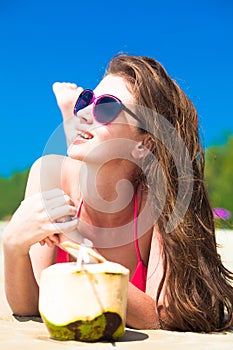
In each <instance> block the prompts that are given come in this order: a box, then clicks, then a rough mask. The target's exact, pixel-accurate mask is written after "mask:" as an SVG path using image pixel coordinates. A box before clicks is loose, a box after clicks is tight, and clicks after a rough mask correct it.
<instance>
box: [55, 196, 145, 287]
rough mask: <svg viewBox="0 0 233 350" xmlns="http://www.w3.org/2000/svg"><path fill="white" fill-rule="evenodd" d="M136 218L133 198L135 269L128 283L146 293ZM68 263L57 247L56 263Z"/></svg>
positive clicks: (66, 254) (135, 198)
mask: <svg viewBox="0 0 233 350" xmlns="http://www.w3.org/2000/svg"><path fill="white" fill-rule="evenodd" d="M82 203H83V201H82V200H81V201H80V203H79V206H78V210H77V215H76V216H77V217H78V216H79V214H80V211H81V206H82ZM137 218H138V203H137V196H136V195H135V196H134V246H135V250H136V254H137V260H138V263H137V267H136V269H135V271H134V273H133V276H132V278H131V280H130V282H131V283H132V284H133V285H134V286H135V287H137V288H138V289H140V290H141V291H143V292H145V291H146V276H147V266H145V265H144V263H143V261H142V259H141V255H140V250H139V245H138V236H137ZM68 261H69V254H68V253H67V252H65V251H64V250H62V249H61V248H59V247H57V258H56V263H63V262H68Z"/></svg>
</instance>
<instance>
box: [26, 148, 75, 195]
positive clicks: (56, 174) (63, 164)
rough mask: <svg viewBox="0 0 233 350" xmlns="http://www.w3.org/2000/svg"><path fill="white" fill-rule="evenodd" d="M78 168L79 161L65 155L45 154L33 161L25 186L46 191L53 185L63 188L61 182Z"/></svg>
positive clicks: (66, 179)
mask: <svg viewBox="0 0 233 350" xmlns="http://www.w3.org/2000/svg"><path fill="white" fill-rule="evenodd" d="M79 168H80V164H79V162H78V161H75V160H73V159H71V158H69V157H67V156H62V155H57V154H49V155H45V156H43V157H40V158H38V159H37V160H36V161H35V162H34V163H33V165H32V167H31V169H30V172H29V177H28V185H27V187H28V186H29V187H30V188H33V187H35V188H36V190H35V191H47V190H50V189H52V188H55V187H56V188H63V184H64V183H66V182H69V178H70V176H71V175H72V174H73V173H78V169H79ZM30 192H31V191H30ZM33 192H34V191H33Z"/></svg>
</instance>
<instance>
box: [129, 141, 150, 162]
mask: <svg viewBox="0 0 233 350" xmlns="http://www.w3.org/2000/svg"><path fill="white" fill-rule="evenodd" d="M149 153H150V150H149V149H148V148H147V147H146V146H144V145H143V141H140V142H138V143H137V144H136V146H135V147H134V148H133V150H132V152H131V155H132V157H133V158H134V159H142V158H145V157H146V156H147V155H148V154H149Z"/></svg>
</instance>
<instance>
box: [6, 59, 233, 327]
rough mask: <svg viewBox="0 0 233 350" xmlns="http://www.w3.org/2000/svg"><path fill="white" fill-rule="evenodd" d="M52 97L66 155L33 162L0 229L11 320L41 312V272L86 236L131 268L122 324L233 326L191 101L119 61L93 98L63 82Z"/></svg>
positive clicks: (230, 291) (155, 68)
mask: <svg viewBox="0 0 233 350" xmlns="http://www.w3.org/2000/svg"><path fill="white" fill-rule="evenodd" d="M54 92H55V94H56V98H57V102H58V105H59V107H60V108H61V112H62V114H63V118H64V121H65V122H66V123H69V127H68V128H67V129H66V131H67V139H68V140H69V143H70V146H69V148H68V157H61V156H55V155H51V156H46V157H43V158H41V159H39V160H38V161H37V162H35V164H34V165H33V167H32V169H31V172H30V175H29V179H28V184H27V189H26V195H25V200H24V201H23V202H22V203H21V205H20V207H19V208H18V209H17V211H16V212H15V214H14V215H13V217H12V219H11V221H10V222H9V224H8V226H7V228H6V229H5V232H4V252H5V289H6V295H7V298H8V301H9V304H10V306H11V308H12V310H13V312H14V314H18V315H38V293H39V276H40V272H41V270H42V269H43V268H45V267H47V266H49V265H51V264H54V263H56V262H57V261H67V260H71V259H72V258H71V257H67V256H64V254H63V253H62V251H61V250H60V249H59V248H58V245H59V243H61V242H62V241H64V240H67V239H71V240H76V241H80V240H81V239H82V237H85V238H87V239H89V240H91V241H92V242H93V244H94V248H95V249H96V250H97V251H98V252H99V253H100V254H102V255H103V256H104V257H105V258H106V259H108V260H111V261H115V262H118V263H120V264H122V265H124V266H126V267H127V268H128V269H129V270H130V282H129V289H128V303H127V325H128V326H131V327H134V328H138V329H157V328H163V329H170V330H182V331H204V332H211V331H217V330H223V329H227V328H229V327H231V326H232V325H233V287H232V285H231V282H232V280H233V277H232V273H231V272H229V271H227V270H226V269H225V268H224V266H223V265H222V262H221V259H220V256H219V255H218V254H217V250H216V241H215V233H214V224H213V216H212V209H211V206H210V203H209V200H208V196H207V193H206V189H205V185H204V156H203V151H202V148H201V144H200V142H199V137H198V116H197V113H196V110H195V108H194V106H193V104H192V102H191V101H190V100H189V99H188V97H187V96H186V95H185V94H184V92H183V91H182V90H181V89H180V88H179V86H178V85H177V84H176V83H175V82H174V81H173V80H172V79H171V78H170V77H169V76H168V74H167V73H166V71H165V70H164V68H163V67H162V66H161V64H159V63H158V62H157V61H155V60H154V59H152V58H148V57H138V56H127V55H119V56H117V57H114V58H113V59H112V60H111V62H110V63H109V66H108V68H107V71H106V75H105V77H104V78H103V80H102V81H101V82H100V84H99V85H98V86H97V87H96V89H95V90H94V92H92V91H91V90H84V91H82V89H81V88H80V87H77V86H76V85H75V84H67V83H63V84H62V83H56V84H55V85H54ZM78 96H79V97H78ZM77 97H78V99H77ZM76 99H77V102H76ZM74 115H75V117H74Z"/></svg>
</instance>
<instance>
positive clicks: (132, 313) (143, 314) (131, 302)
mask: <svg viewBox="0 0 233 350" xmlns="http://www.w3.org/2000/svg"><path fill="white" fill-rule="evenodd" d="M126 323H127V325H128V326H130V327H132V328H135V329H158V328H160V327H159V320H158V317H157V314H156V310H155V301H154V299H153V298H151V297H150V296H149V295H147V294H146V293H144V292H142V291H141V290H139V289H138V288H137V287H135V286H134V285H133V284H132V283H131V282H129V287H128V300H127V313H126Z"/></svg>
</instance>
